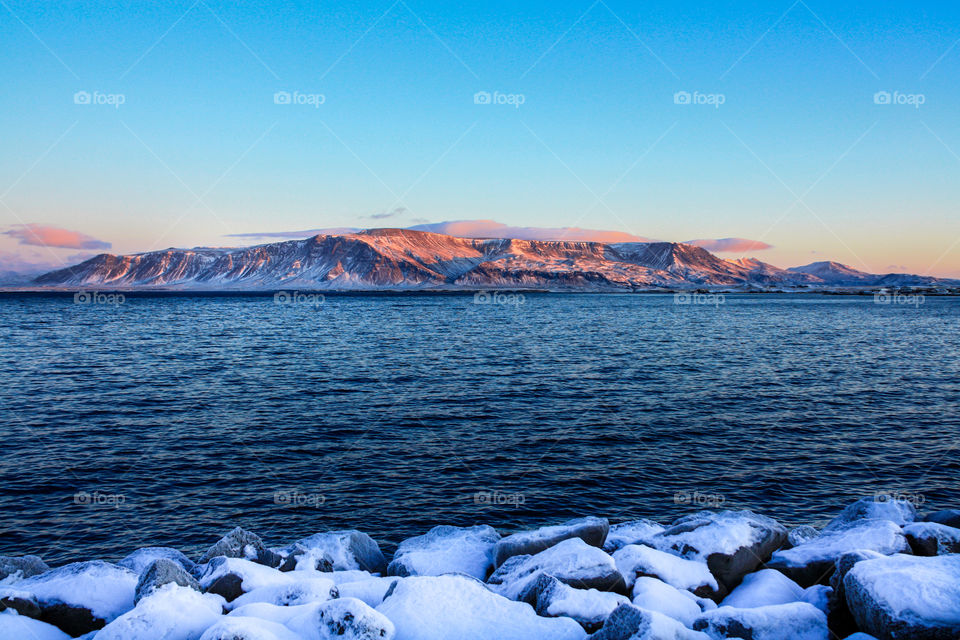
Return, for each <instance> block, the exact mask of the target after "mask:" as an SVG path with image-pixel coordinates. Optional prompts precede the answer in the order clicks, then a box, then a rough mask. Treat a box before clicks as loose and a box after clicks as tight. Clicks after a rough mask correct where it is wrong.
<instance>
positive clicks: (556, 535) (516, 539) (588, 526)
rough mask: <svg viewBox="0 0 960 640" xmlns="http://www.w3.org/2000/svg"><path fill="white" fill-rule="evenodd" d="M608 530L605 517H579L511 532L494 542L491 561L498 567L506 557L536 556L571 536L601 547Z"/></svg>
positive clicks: (608, 525) (608, 524) (608, 526)
mask: <svg viewBox="0 0 960 640" xmlns="http://www.w3.org/2000/svg"><path fill="white" fill-rule="evenodd" d="M609 530H610V523H609V522H608V521H607V519H606V518H580V519H578V520H569V521H567V522H564V523H563V524H559V525H554V526H550V527H541V528H539V529H534V530H533V531H521V532H520V533H514V534H513V535H509V536H507V537H505V538H501V539H500V541H499V542H497V544H496V547H495V548H494V552H493V564H494V567H499V566H500V565H502V564H503V563H504V562H506V561H507V559H508V558H512V557H513V556H520V555H535V554H537V553H540V552H541V551H544V550H545V549H549V548H550V547H552V546H553V545H555V544H557V543H559V542H563V541H564V540H569V539H571V538H579V539H581V540H583V541H584V542H586V543H587V544H589V545H591V546H594V547H602V546H603V543H604V541H605V540H606V538H607V532H608V531H609Z"/></svg>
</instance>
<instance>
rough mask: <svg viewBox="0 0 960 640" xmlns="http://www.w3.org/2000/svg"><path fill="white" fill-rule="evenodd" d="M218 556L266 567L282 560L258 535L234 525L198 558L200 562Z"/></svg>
mask: <svg viewBox="0 0 960 640" xmlns="http://www.w3.org/2000/svg"><path fill="white" fill-rule="evenodd" d="M218 556H224V557H227V558H244V559H246V560H252V561H253V562H256V563H258V564H262V565H264V566H267V567H277V566H279V565H280V562H281V561H282V558H281V557H280V556H279V555H278V554H276V553H275V552H273V551H271V550H270V549H267V548H266V547H265V546H264V544H263V540H261V539H260V536H258V535H257V534H255V533H250V532H249V531H246V530H244V529H241V528H240V527H236V528H235V529H234V530H233V531H231V532H230V533H228V534H227V535H225V536H223V537H222V538H220V540H218V541H217V542H216V544H214V545H213V546H212V547H210V548H209V549H207V552H206V553H204V554H203V557H202V558H200V564H204V563H206V562H210V561H211V560H213V559H214V558H216V557H218Z"/></svg>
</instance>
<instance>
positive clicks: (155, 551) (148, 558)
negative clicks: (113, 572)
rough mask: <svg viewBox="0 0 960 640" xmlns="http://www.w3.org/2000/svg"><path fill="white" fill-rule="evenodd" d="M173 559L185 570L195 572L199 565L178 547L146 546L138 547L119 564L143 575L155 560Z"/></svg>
mask: <svg viewBox="0 0 960 640" xmlns="http://www.w3.org/2000/svg"><path fill="white" fill-rule="evenodd" d="M161 558H162V559H164V560H172V561H173V562H176V563H177V564H178V565H180V566H181V567H183V569H184V570H185V571H187V572H188V573H190V574H193V573H194V572H195V571H196V568H197V565H196V563H194V561H193V560H191V559H190V558H188V557H187V556H185V555H183V553H181V552H180V551H179V550H178V549H174V548H172V547H144V548H143V549H137V550H136V551H134V552H133V553H131V554H130V555H128V556H127V557H125V558H124V559H123V560H121V561H120V562H118V563H117V564H118V565H120V566H121V567H126V568H127V569H130V571H133V572H134V573H136V574H137V575H141V574H142V573H143V571H144V569H146V568H147V567H149V566H150V565H151V564H153V561H154V560H160V559H161Z"/></svg>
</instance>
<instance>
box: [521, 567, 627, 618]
mask: <svg viewBox="0 0 960 640" xmlns="http://www.w3.org/2000/svg"><path fill="white" fill-rule="evenodd" d="M520 600H521V601H523V602H526V603H527V604H529V605H531V606H533V608H534V609H535V610H536V612H537V615H541V616H545V617H548V618H556V617H559V616H566V617H568V618H573V619H574V620H576V621H577V622H579V623H580V626H582V627H583V628H584V629H586V630H587V631H588V632H590V631H596V630H597V629H599V628H600V626H601V625H603V621H604V620H606V619H607V616H609V615H610V613H611V612H613V610H614V609H616V608H617V607H619V606H620V605H621V604H626V603H629V602H630V599H629V598H627V597H626V596H623V595H620V594H619V593H611V592H609V591H597V590H596V589H575V588H574V587H571V586H570V585H567V584H564V583H563V582H560V581H559V580H557V579H556V578H554V577H553V576H550V575H547V574H542V575H540V577H538V578H537V579H536V581H535V582H534V583H533V584H531V585H530V586H529V587H528V588H527V589H526V591H524V592H523V594H521V596H520Z"/></svg>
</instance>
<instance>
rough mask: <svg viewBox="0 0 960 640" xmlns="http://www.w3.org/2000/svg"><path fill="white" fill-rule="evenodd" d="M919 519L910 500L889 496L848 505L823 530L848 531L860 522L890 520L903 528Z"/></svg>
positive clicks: (876, 497)
mask: <svg viewBox="0 0 960 640" xmlns="http://www.w3.org/2000/svg"><path fill="white" fill-rule="evenodd" d="M916 518H917V508H916V507H914V506H913V503H912V502H910V501H909V500H903V499H899V498H893V497H891V496H887V495H880V496H871V497H869V498H861V499H859V500H857V501H856V502H854V503H853V504H851V505H848V506H847V507H846V508H845V509H844V510H843V511H841V512H840V514H839V515H837V517H836V518H834V519H833V520H831V521H830V523H829V524H828V525H827V526H826V527H824V528H823V533H830V532H833V531H840V530H842V529H846V528H847V527H849V526H850V525H852V524H855V523H857V522H859V521H860V520H889V521H890V522H895V523H896V524H898V525H900V526H903V525H905V524H909V523H911V522H913V521H914V520H915V519H916Z"/></svg>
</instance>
